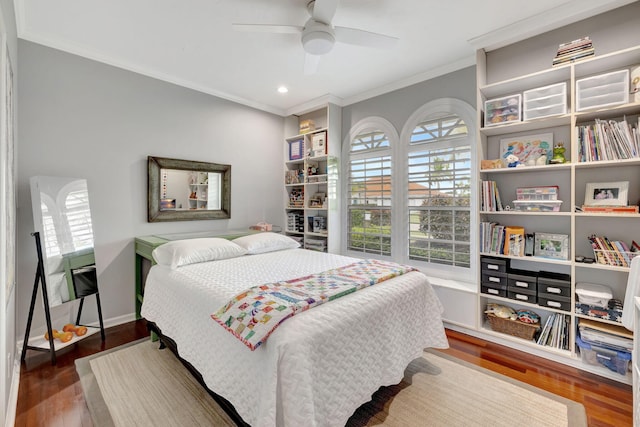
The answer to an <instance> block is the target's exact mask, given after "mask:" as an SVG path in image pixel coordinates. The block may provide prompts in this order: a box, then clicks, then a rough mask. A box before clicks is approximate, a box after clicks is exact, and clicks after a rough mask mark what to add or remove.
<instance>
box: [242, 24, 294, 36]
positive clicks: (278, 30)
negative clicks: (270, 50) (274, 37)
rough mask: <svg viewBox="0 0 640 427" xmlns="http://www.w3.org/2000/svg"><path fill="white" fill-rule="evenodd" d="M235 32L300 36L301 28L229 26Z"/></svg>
mask: <svg viewBox="0 0 640 427" xmlns="http://www.w3.org/2000/svg"><path fill="white" fill-rule="evenodd" d="M231 26H232V27H233V29H234V30H236V31H250V32H254V33H279V34H300V33H301V32H302V28H303V27H301V26H299V25H273V24H231Z"/></svg>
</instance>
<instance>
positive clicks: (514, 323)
mask: <svg viewBox="0 0 640 427" xmlns="http://www.w3.org/2000/svg"><path fill="white" fill-rule="evenodd" d="M487 318H488V319H489V324H490V325H491V329H492V330H494V331H496V332H502V333H503V334H507V335H513V336H514V337H518V338H524V339H526V340H532V339H533V337H534V335H535V334H536V332H538V330H540V325H539V324H535V325H532V324H531V323H524V322H520V321H518V320H511V319H505V318H503V317H498V316H496V315H495V314H493V313H487Z"/></svg>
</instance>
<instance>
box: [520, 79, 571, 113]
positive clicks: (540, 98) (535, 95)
mask: <svg viewBox="0 0 640 427" xmlns="http://www.w3.org/2000/svg"><path fill="white" fill-rule="evenodd" d="M523 97H524V99H523V107H522V109H523V114H524V120H532V119H538V118H540V117H548V116H559V115H562V114H566V113H567V84H566V83H557V84H554V85H549V86H544V87H539V88H536V89H531V90H526V91H524V93H523Z"/></svg>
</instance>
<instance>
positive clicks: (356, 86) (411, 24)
mask: <svg viewBox="0 0 640 427" xmlns="http://www.w3.org/2000/svg"><path fill="white" fill-rule="evenodd" d="M307 2H308V0H58V1H51V0H14V4H15V10H16V20H17V26H18V37H19V38H21V39H25V40H29V41H33V42H35V43H40V44H43V45H46V46H50V47H53V48H56V49H60V50H64V51H67V52H70V53H74V54H77V55H81V56H84V57H87V58H91V59H94V60H97V61H101V62H104V63H107V64H111V65H114V66H117V67H121V68H124V69H127V70H131V71H135V72H138V73H141V74H144V75H148V76H152V77H155V78H158V79H162V80H166V81H169V82H173V83H176V84H179V85H182V86H185V87H189V88H192V89H195V90H199V91H202V92H205V93H209V94H212V95H216V96H219V97H222V98H225V99H229V100H233V101H237V102H240V103H242V104H246V105H249V106H252V107H255V108H259V109H262V110H265V111H269V112H272V113H276V114H280V115H288V114H292V113H301V112H304V111H306V110H308V109H310V108H312V107H315V106H317V105H318V104H319V103H320V102H326V101H328V100H330V101H332V102H335V103H337V104H338V105H348V104H351V103H353V102H357V101H360V100H362V99H366V98H369V97H371V96H375V95H378V94H381V93H385V92H387V91H390V90H394V89H397V88H400V87H404V86H407V85H409V84H413V83H417V82H419V81H422V80H425V79H427V78H430V77H433V76H436V75H439V74H443V73H446V72H449V71H453V70H456V69H459V68H463V67H465V66H469V65H472V64H473V63H474V58H475V54H474V52H475V49H476V48H480V47H485V48H495V47H499V46H501V45H505V44H508V43H511V42H514V41H517V40H521V39H524V38H526V37H530V36H532V35H535V34H539V33H541V32H544V31H548V30H550V29H553V28H556V27H559V26H562V25H566V24H568V23H571V22H575V21H578V20H580V19H584V18H586V17H589V16H592V15H595V14H598V13H601V12H604V11H606V10H610V9H613V8H615V7H618V6H621V5H624V4H627V3H631V2H632V0H631V1H630V0H564V1H563V0H535V1H531V0H508V1H505V0H432V1H427V0H340V3H339V5H338V8H337V11H336V14H335V16H334V18H333V22H332V23H333V25H336V26H344V27H354V28H359V29H363V30H367V31H371V32H377V33H382V34H386V35H390V36H394V37H398V38H399V39H400V41H399V43H398V44H397V45H396V46H395V47H394V48H393V49H392V50H389V51H384V50H377V49H373V48H368V47H358V46H351V45H346V44H339V43H337V44H336V45H335V46H334V48H333V50H332V51H331V52H329V53H328V54H326V55H325V56H323V57H322V59H321V62H320V66H319V69H318V72H317V73H316V74H314V75H305V74H304V73H303V65H304V51H303V49H302V45H301V43H300V36H299V35H296V34H266V33H249V32H238V31H234V30H233V29H232V26H231V24H232V23H264V24H290V25H300V26H302V25H304V23H305V21H306V20H307V19H308V17H309V14H308V12H307V10H306V4H307ZM280 85H285V86H287V87H288V88H289V93H287V94H284V95H283V94H279V93H278V92H277V91H276V89H277V88H278V86H280Z"/></svg>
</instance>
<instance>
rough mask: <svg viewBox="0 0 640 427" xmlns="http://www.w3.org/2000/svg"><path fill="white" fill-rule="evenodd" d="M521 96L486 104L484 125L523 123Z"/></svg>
mask: <svg viewBox="0 0 640 427" xmlns="http://www.w3.org/2000/svg"><path fill="white" fill-rule="evenodd" d="M521 99H522V98H521V95H520V94H519V93H518V94H515V95H509V96H505V97H503V98H496V99H490V100H488V101H485V103H484V112H485V118H484V125H485V126H495V125H501V124H505V123H511V122H519V121H522V109H521V108H520V104H521Z"/></svg>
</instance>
